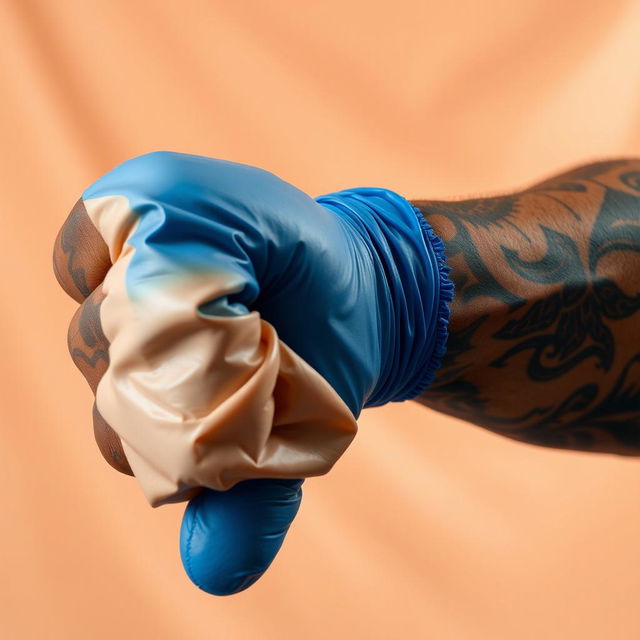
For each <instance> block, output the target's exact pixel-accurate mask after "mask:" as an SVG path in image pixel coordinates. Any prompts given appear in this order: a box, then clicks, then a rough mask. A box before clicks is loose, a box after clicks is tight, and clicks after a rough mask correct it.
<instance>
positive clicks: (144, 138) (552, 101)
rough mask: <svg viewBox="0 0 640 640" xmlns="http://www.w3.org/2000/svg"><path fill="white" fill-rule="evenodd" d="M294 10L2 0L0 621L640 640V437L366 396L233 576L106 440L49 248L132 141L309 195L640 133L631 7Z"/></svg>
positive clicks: (127, 628) (427, 192)
mask: <svg viewBox="0 0 640 640" xmlns="http://www.w3.org/2000/svg"><path fill="white" fill-rule="evenodd" d="M152 6H153V10H152V11H150V10H149V8H150V7H152ZM300 6H301V4H300V3H299V2H293V1H292V0H286V1H284V0H277V1H275V2H270V3H267V2H256V1H253V2H248V1H244V2H223V1H221V0H218V1H215V2H212V1H211V0H207V1H205V0H200V1H197V2H196V1H192V0H184V1H183V2H168V1H167V0H163V1H159V0H156V1H155V2H154V3H136V2H129V1H125V0H118V1H114V0H102V1H99V2H95V1H94V2H88V3H87V2H82V1H80V0H63V1H62V2H52V1H48V2H45V1H34V0H30V1H26V0H13V1H12V0H4V2H0V42H2V58H3V64H2V65H0V91H1V92H2V95H1V99H0V109H1V110H2V111H1V113H0V136H1V139H2V140H3V146H2V148H3V153H2V154H0V176H1V177H0V180H1V181H2V182H1V198H2V208H1V211H0V237H1V238H2V239H3V245H2V252H1V253H0V268H1V273H2V278H1V279H0V305H1V307H0V323H1V324H0V327H1V329H2V330H1V331H0V341H1V342H0V347H1V349H2V361H1V362H2V364H1V365H0V366H1V370H0V385H1V386H0V388H1V389H2V392H1V395H0V419H1V425H2V446H1V447H0V470H1V471H0V473H1V474H2V475H1V489H0V493H1V505H2V524H1V525H0V544H1V546H2V558H0V561H1V562H2V580H1V582H0V630H1V631H0V633H1V634H2V637H3V638H12V639H13V638H47V639H58V638H60V639H62V638H64V639H69V638H72V639H75V638H81V639H84V638H92V639H102V638H110V637H112V636H114V637H121V638H145V639H146V638H149V639H152V638H153V639H154V640H155V639H158V640H162V639H174V638H175V639H178V638H180V639H181V640H182V639H184V640H191V639H195V638H224V639H225V640H227V639H231V640H236V639H244V638H260V639H262V640H282V639H289V638H305V639H306V640H313V639H317V638H327V637H337V638H358V639H360V638H363V639H364V638H366V639H377V638H384V639H386V638H403V637H407V638H438V639H439V640H443V639H449V638H453V639H468V638H471V639H489V638H491V639H512V638H518V639H528V638H540V637H545V638H547V639H556V638H557V639H560V638H562V639H566V638H589V639H590V638H605V637H606V638H616V639H618V638H624V639H626V638H629V639H631V638H634V639H635V638H637V637H640V619H639V618H638V616H637V605H638V600H639V599H640V545H639V544H638V540H639V539H640V515H639V509H638V503H639V496H640V460H635V459H619V458H616V457H614V456H608V455H588V454H580V453H567V452H561V451H554V450H545V449H541V448H536V447H533V446H526V445H522V444H518V443H516V442H511V441H508V440H506V439H503V438H501V437H499V436H495V435H493V434H490V433H488V432H485V431H483V430H481V429H479V428H476V427H474V426H471V425H468V424H466V423H463V422H458V421H454V420H452V419H448V418H444V417H442V416H439V415H437V414H435V413H433V412H431V411H429V410H427V409H426V408H424V407H421V406H419V405H418V404H416V403H412V402H408V403H404V404H402V405H400V404H394V405H388V406H386V407H383V408H379V409H369V410H366V411H365V412H364V413H363V416H362V418H361V420H360V432H359V434H358V436H357V438H356V441H355V442H354V444H353V445H352V446H351V448H350V449H349V450H348V451H347V453H346V454H345V455H344V456H343V458H342V459H341V460H340V461H339V462H338V464H337V465H336V467H335V468H334V469H333V470H332V472H331V473H330V474H328V475H326V476H323V477H319V478H313V479H310V480H308V481H307V482H306V483H305V497H304V500H303V504H302V507H301V510H300V513H299V516H298V518H297V520H296V521H295V523H294V524H293V526H292V528H291V530H290V532H289V535H288V537H287V539H286V541H285V544H284V547H283V549H282V551H281V553H280V555H279V556H278V558H277V559H276V560H275V562H274V564H273V565H272V567H271V569H270V570H269V572H268V573H267V574H266V575H265V576H264V577H263V578H262V579H261V580H260V581H259V582H258V583H256V584H255V585H254V586H253V587H251V588H250V589H249V590H248V591H246V592H243V593H242V594H240V595H236V596H232V597H228V598H216V597H213V596H208V595H206V594H204V593H203V592H201V591H199V590H197V589H196V588H195V587H194V586H192V584H191V583H190V582H189V580H188V579H187V577H186V575H185V574H184V572H183V569H182V566H181V564H180V558H179V555H178V528H179V524H180V516H181V513H182V509H183V505H169V506H165V507H161V508H159V509H155V510H154V509H151V508H150V507H149V506H148V505H147V504H146V503H145V501H144V499H143V496H142V494H141V492H140V491H139V489H138V488H137V487H136V485H135V483H134V481H133V480H131V479H130V478H128V477H125V476H121V475H118V474H117V473H116V472H114V471H112V470H111V469H110V468H109V467H108V466H107V464H106V463H105V462H103V460H102V458H101V456H100V454H99V452H98V449H97V447H96V446H95V444H94V441H93V434H92V429H91V423H90V419H91V415H90V413H91V402H92V398H91V392H90V390H89V387H88V385H87V384H86V383H85V381H84V379H82V377H81V375H80V373H79V372H78V371H77V370H76V369H75V368H74V366H73V363H72V362H71V359H70V357H69V355H68V353H67V351H66V342H65V339H66V329H67V324H68V322H69V320H70V319H71V316H72V314H73V312H74V310H75V308H76V304H75V303H74V302H73V301H72V300H71V299H70V298H67V297H66V295H65V294H64V293H63V292H62V290H61V289H60V288H59V287H58V285H57V282H56V281H55V278H54V275H53V272H52V269H51V249H52V245H53V240H54V238H55V235H56V233H57V230H58V228H59V227H60V225H61V224H62V222H63V221H64V218H65V217H66V215H67V213H68V211H69V209H70V208H71V206H72V205H73V203H74V202H75V200H76V199H77V198H78V196H79V194H80V192H81V191H82V190H83V189H84V188H85V187H86V186H88V185H89V184H90V183H91V182H92V181H93V180H95V179H96V178H98V177H99V176H100V175H101V174H102V173H104V172H105V171H107V170H108V169H110V168H111V167H112V166H114V165H115V164H117V163H119V162H121V161H123V160H125V159H127V158H129V157H131V156H133V155H137V154H140V153H144V152H147V151H152V150H159V149H167V150H175V151H183V152H188V153H199V154H203V155H210V156H215V157H221V158H227V159H231V160H236V161H241V162H247V163H251V164H255V165H258V166H261V167H264V168H267V169H269V170H271V171H274V172H275V173H277V174H278V175H280V176H281V177H282V178H284V179H286V180H289V181H290V182H292V183H294V184H295V185H296V186H298V187H300V188H302V189H304V190H306V191H307V192H308V193H309V194H310V195H314V196H315V195H319V194H321V193H326V192H329V191H333V190H337V189H339V188H345V187H351V186H384V187H388V188H391V189H395V190H398V191H399V192H401V193H403V194H404V195H405V196H406V197H409V198H446V197H458V196H463V195H472V194H480V193H485V194H486V193H488V192H490V191H502V190H509V189H513V188H516V187H520V186H524V185H526V184H528V183H530V182H532V181H533V180H534V179H540V178H543V177H545V176H547V175H549V174H553V173H556V172H558V171H560V170H562V169H566V168H568V167H570V166H573V165H575V164H581V163H583V162H587V161H590V160H593V159H596V158H600V157H609V156H616V155H635V154H638V153H640V44H639V42H640V3H638V2H635V1H633V0H607V1H606V2H605V1H599V2H594V1H590V0H580V1H578V0H571V1H568V0H564V1H563V2H557V1H555V0H526V1H524V0H519V1H518V2H513V1H512V0H489V1H484V2H474V1H472V0H466V1H463V2H457V3H443V2H435V1H433V0H428V1H425V0H421V1H418V0H414V1H409V0H399V1H396V2H377V3H376V2H361V1H358V2H354V1H347V0H330V1H327V0H324V1H323V2H314V3H311V2H306V3H304V7H305V13H304V14H302V12H301V11H300Z"/></svg>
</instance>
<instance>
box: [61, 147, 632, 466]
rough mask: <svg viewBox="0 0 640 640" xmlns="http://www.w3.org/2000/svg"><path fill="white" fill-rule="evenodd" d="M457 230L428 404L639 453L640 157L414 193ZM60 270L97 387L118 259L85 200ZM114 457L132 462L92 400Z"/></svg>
mask: <svg viewBox="0 0 640 640" xmlns="http://www.w3.org/2000/svg"><path fill="white" fill-rule="evenodd" d="M412 202H413V204H414V205H415V206H417V207H418V208H419V209H420V211H421V212H422V214H423V215H424V216H425V218H426V219H427V220H428V221H429V223H430V224H431V226H432V227H433V229H434V231H435V232H436V233H437V234H438V235H439V236H440V238H442V241H443V242H444V244H445V248H446V253H447V259H448V264H449V265H450V266H451V268H452V269H451V273H450V277H451V279H452V280H453V282H454V284H455V286H456V291H455V296H454V299H453V301H452V302H451V303H450V309H451V318H450V323H449V332H450V335H449V340H448V343H447V353H446V355H445V357H444V358H443V361H442V366H441V368H440V369H439V370H438V372H437V373H436V377H435V379H434V382H433V384H432V385H431V386H430V387H429V388H428V389H427V390H426V391H424V392H423V393H422V394H421V395H420V396H418V397H417V398H414V400H415V401H416V402H419V403H421V404H423V405H425V406H427V407H430V408H432V409H434V410H436V411H439V412H441V413H445V414H448V415H451V416H454V417H456V418H460V419H462V420H466V421H468V422H471V423H473V424H476V425H479V426H482V427H484V428H486V429H490V430H491V431H494V432H497V433H500V434H502V435H505V436H508V437H510V438H513V439H515V440H519V441H522V442H527V443H531V444H536V445H543V446H549V447H556V448H564V449H573V450H582V451H593V452H603V453H605V452H606V453H616V454H620V455H639V454H640V313H639V311H640V158H619V159H612V160H605V161H600V162H594V163H590V164H586V165H582V166H579V167H576V168H574V169H572V170H570V171H566V172H563V173H559V174H556V175H554V176H551V177H549V178H547V179H545V180H543V181H541V182H537V183H536V184H534V185H532V186H529V187H526V188H524V189H521V190H518V191H515V192H512V193H508V194H501V195H496V196H488V197H479V198H472V199H465V200H458V201H441V200H413V201H412ZM53 266H54V271H55V274H56V278H57V279H58V282H59V283H60V285H61V286H62V288H63V289H64V290H65V291H66V292H67V293H68V294H69V295H70V296H71V297H72V298H73V299H74V300H76V301H77V302H79V303H80V307H79V308H78V310H77V312H76V313H75V315H74V316H73V318H72V320H71V323H70V326H69V332H68V346H69V352H70V353H71V357H72V358H73V361H74V363H75V364H76V366H77V367H78V368H79V369H80V371H81V372H82V374H83V375H84V376H85V378H86V379H87V382H88V383H89V386H90V387H91V390H92V391H93V393H94V394H95V392H96V388H97V385H98V382H99V381H100V378H101V377H102V375H103V374H104V372H105V370H106V368H107V366H108V363H109V352H108V348H109V344H108V341H107V339H106V338H105V336H104V334H103V332H102V328H101V326H100V315H99V309H100V304H101V302H102V300H103V298H104V294H103V292H102V286H101V284H102V281H103V280H104V277H105V275H106V273H107V271H108V270H109V268H110V266H111V261H110V259H109V252H108V249H107V246H106V244H105V243H104V241H103V239H102V237H101V236H100V234H99V233H98V231H97V229H96V228H95V227H94V225H93V223H92V222H91V220H90V219H89V216H88V215H87V212H86V210H85V208H84V205H83V203H82V200H78V202H77V203H76V205H75V206H74V208H73V209H72V211H71V213H70V214H69V216H68V218H67V220H66V221H65V223H64V225H63V226H62V228H61V229H60V232H59V233H58V236H57V238H56V241H55V247H54V252H53ZM93 425H94V435H95V438H96V442H97V444H98V447H99V448H100V451H101V452H102V455H103V456H104V457H105V459H106V460H107V462H109V464H110V465H111V466H112V467H114V468H115V469H117V470H118V471H121V472H122V473H127V474H129V475H133V473H132V471H131V468H130V466H129V464H128V462H127V459H126V456H125V454H124V452H123V450H122V444H121V442H120V439H119V437H118V435H117V434H116V433H115V432H114V431H113V430H112V429H111V428H110V427H109V425H108V424H107V423H106V422H105V420H104V419H103V418H102V416H101V415H100V413H99V412H98V411H97V409H96V406H95V402H94V405H93Z"/></svg>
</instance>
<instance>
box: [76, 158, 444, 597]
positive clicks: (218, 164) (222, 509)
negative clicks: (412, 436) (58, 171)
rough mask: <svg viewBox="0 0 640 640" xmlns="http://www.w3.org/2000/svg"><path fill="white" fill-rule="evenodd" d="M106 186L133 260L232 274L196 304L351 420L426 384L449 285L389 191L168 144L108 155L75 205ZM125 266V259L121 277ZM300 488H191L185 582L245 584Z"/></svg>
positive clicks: (261, 568)
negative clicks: (257, 344) (308, 373)
mask: <svg viewBox="0 0 640 640" xmlns="http://www.w3.org/2000/svg"><path fill="white" fill-rule="evenodd" d="M114 194H115V195H122V196H126V197H127V198H128V199H129V201H130V203H131V206H132V207H133V209H134V211H136V213H137V214H138V215H140V216H141V221H140V225H139V227H138V229H137V231H136V232H135V233H134V234H133V235H132V237H131V238H130V239H129V242H130V243H131V244H133V245H134V246H135V248H136V255H138V256H144V253H145V249H148V247H151V246H152V245H153V250H154V252H162V251H166V252H167V254H172V257H173V258H175V257H176V252H184V259H185V260H190V261H191V262H193V263H194V264H197V263H201V264H206V265H211V264H214V265H220V266H221V267H224V268H225V269H229V270H232V271H234V272H235V273H237V274H238V275H239V276H240V277H241V278H242V282H243V283H244V285H245V286H244V287H243V288H242V290H240V291H238V292H237V293H235V294H233V295H228V296H224V297H223V298H220V299H217V300H215V301H212V302H211V303H210V304H208V305H207V307H206V308H204V309H202V311H204V312H206V313H209V314H212V315H216V314H221V315H229V314H242V313H247V312H248V311H253V310H257V311H258V312H259V313H260V315H261V317H263V318H264V319H265V320H267V321H269V322H270V323H271V324H272V325H273V326H274V327H275V328H276V330H277V332H278V336H279V338H280V339H281V340H282V341H283V342H285V343H286V344H287V345H288V346H289V347H290V348H292V349H293V350H294V351H295V352H296V353H297V354H298V355H300V356H301V357H302V358H304V359H305V360H306V361H307V362H308V363H309V364H310V365H311V366H312V367H313V368H314V369H315V370H316V371H318V372H319V373H320V374H321V375H322V376H323V377H324V378H325V379H326V380H327V381H328V382H329V384H330V385H331V386H332V387H333V389H335V391H336V392H337V393H338V394H339V395H340V397H341V398H342V399H343V400H344V402H345V404H346V405H347V406H348V407H349V409H350V410H351V412H352V413H353V415H354V417H355V418H357V417H358V416H359V415H360V412H361V410H362V409H363V408H366V407H374V406H380V405H383V404H386V403H387V402H402V401H404V400H407V399H410V398H413V397H415V396H417V395H418V394H419V393H421V392H422V391H423V390H424V389H426V388H427V387H428V385H429V384H430V383H431V381H432V379H433V376H434V374H435V371H436V370H437V368H438V366H439V365H440V359H441V357H442V355H443V354H444V351H445V346H446V338H447V323H448V318H449V312H448V307H447V304H446V303H447V302H448V301H449V300H450V299H451V298H452V295H453V284H452V283H451V281H450V280H449V279H448V277H447V274H448V272H449V267H448V266H446V264H445V256H444V247H443V245H442V242H441V241H440V239H439V238H437V237H436V236H435V234H434V233H433V231H432V229H431V227H430V226H429V225H428V223H427V222H426V220H425V219H424V218H423V217H422V215H421V214H420V212H419V211H418V209H416V208H415V207H413V205H411V203H409V202H408V201H407V200H405V199H404V198H402V197H401V196H399V195H398V194H396V193H394V192H392V191H390V190H387V189H381V188H375V187H363V188H356V189H348V190H343V191H339V192H336V193H332V194H328V195H325V196H320V197H318V198H315V199H313V198H311V197H309V196H307V195H306V194H304V193H303V192H302V191H300V190H299V189H297V188H295V187H294V186H292V185H290V184H288V183H287V182H285V181H283V180H282V179H280V178H279V177H277V176H275V175H274V174H273V173H270V172H268V171H265V170H263V169H259V168H257V167H252V166H249V165H245V164H241V163H237V162H230V161H226V160H221V159H215V158H206V157H202V156H196V155H190V154H180V153H172V152H153V153H149V154H145V155H142V156H138V157H136V158H133V159H131V160H128V161H127V162H124V163H122V164H121V165H119V166H117V167H115V168H114V169H113V170H112V171H110V172H108V173H107V174H105V175H104V176H103V177H102V178H100V179H99V180H98V181H97V182H95V183H94V184H93V185H92V186H91V187H89V188H88V189H87V190H86V191H85V192H84V193H83V199H85V200H86V199H89V198H96V197H100V196H105V195H114ZM194 238H198V242H194V241H193V239H194ZM142 264H144V263H142ZM140 268H141V269H143V268H144V267H143V266H142V267H140ZM135 269H136V266H135V264H134V263H133V262H132V265H131V270H132V275H131V277H132V279H133V280H135V278H136V273H135ZM302 483H303V479H297V480H288V479H287V480H285V479H252V480H246V481H243V482H240V483H238V484H236V485H235V486H233V487H232V488H231V489H229V490H227V491H215V490H212V489H204V490H203V491H201V492H200V493H199V495H197V496H196V497H195V498H193V499H192V500H191V501H190V502H189V504H188V506H187V508H186V510H185V514H184V518H183V521H182V526H181V530H180V553H181V557H182V561H183V564H184V567H185V570H186V571H187V573H188V575H189V577H190V578H191V580H192V581H193V582H194V583H195V584H196V585H197V586H198V587H200V588H201V589H203V590H204V591H207V592H209V593H212V594H216V595H230V594H233V593H236V592H238V591H241V590H243V589H245V588H247V587H248V586H249V585H251V584H253V582H255V581H256V580H257V579H258V578H259V577H260V576H261V575H262V574H263V573H264V572H265V571H266V569H267V568H268V567H269V565H270V564H271V562H272V561H273V559H274V557H275V555H276V553H277V552H278V550H279V549H280V547H281V545H282V543H283V541H284V537H285V535H286V533H287V530H288V528H289V526H290V524H291V522H292V520H293V518H294V517H295V515H296V513H297V511H298V508H299V506H300V501H301V499H302V488H301V486H302Z"/></svg>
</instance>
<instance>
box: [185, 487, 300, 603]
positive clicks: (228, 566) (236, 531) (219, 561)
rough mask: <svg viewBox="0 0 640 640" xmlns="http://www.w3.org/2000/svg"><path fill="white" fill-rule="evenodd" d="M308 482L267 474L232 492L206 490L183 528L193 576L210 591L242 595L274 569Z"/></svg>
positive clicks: (192, 503)
mask: <svg viewBox="0 0 640 640" xmlns="http://www.w3.org/2000/svg"><path fill="white" fill-rule="evenodd" d="M302 482H303V480H283V479H270V478H264V479H262V478H261V479H259V480H248V481H244V482H241V483H238V484H237V485H235V486H234V487H232V488H231V489H229V490H228V491H224V492H221V491H214V490H211V489H204V490H203V491H201V492H200V493H199V494H198V495H197V496H196V497H195V498H193V499H192V500H191V501H190V502H189V504H188V506H187V508H186V510H185V513H184V516H183V519H182V525H181V527H180V556H181V559H182V563H183V565H184V569H185V571H186V573H187V575H188V576H189V579H190V580H191V581H192V582H193V583H194V584H195V585H196V586H197V587H198V588H200V589H201V590H203V591H205V592H206V593H210V594H212V595H218V596H226V595H233V594H235V593H239V592H240V591H243V590H245V589H247V588H248V587H250V586H251V585H252V584H254V583H255V582H256V581H257V580H258V579H259V578H260V577H261V576H262V575H263V574H264V573H265V571H266V570H267V569H268V568H269V566H270V565H271V563H272V562H273V560H274V558H275V556H276V554H277V553H278V551H279V550H280V547H281V546H282V544H283V542H284V538H285V536H286V534H287V531H288V529H289V527H290V525H291V522H292V521H293V519H294V517H295V515H296V513H297V511H298V509H299V506H300V502H301V500H302V488H301V485H302Z"/></svg>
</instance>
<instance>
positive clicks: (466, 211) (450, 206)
mask: <svg viewBox="0 0 640 640" xmlns="http://www.w3.org/2000/svg"><path fill="white" fill-rule="evenodd" d="M413 204H414V205H415V206H417V207H418V208H419V209H420V210H421V212H422V213H423V215H424V216H425V218H426V219H427V220H428V221H429V223H430V224H431V226H432V227H433V229H434V231H435V232H436V233H437V234H438V235H439V236H440V237H441V238H442V241H443V242H444V244H445V248H446V253H447V258H448V263H449V264H450V265H451V268H452V269H451V273H450V277H451V279H452V280H453V282H454V285H455V295H454V299H453V301H452V302H451V305H450V308H451V319H450V324H449V329H450V334H449V340H448V344H447V354H446V355H445V357H444V358H443V361H442V367H441V368H440V370H439V371H438V372H437V374H436V377H435V380H434V382H433V384H432V385H431V386H430V387H429V388H428V389H427V390H426V391H424V392H423V393H422V394H421V395H420V396H418V397H416V398H414V400H416V401H418V402H420V403H421V404H423V405H425V406H428V407H430V408H432V409H434V410H436V411H439V412H442V413H446V414H449V415H451V416H454V417H456V418H460V419H463V420H466V421H468V422H472V423H475V424H477V425H480V426H482V427H485V428H487V429H490V430H492V431H494V432H497V433H500V434H503V435H505V436H509V437H511V438H514V439H516V440H521V441H524V442H528V443H532V444H537V445H544V446H550V447H558V448H568V449H576V450H584V451H598V452H608V453H617V454H621V455H640V313H638V312H639V311H640V158H623V159H613V160H603V161H599V162H595V163H592V164H588V165H585V166H581V167H577V168H575V169H573V170H571V171H567V172H565V173H562V174H558V175H556V176H553V177H550V178H548V179H546V180H544V181H542V182H539V183H537V184H535V185H533V186H531V187H529V188H526V189H524V190H522V191H518V192H515V193H510V194H505V195H499V196H490V197H481V198H472V199H465V200H460V201H429V200H418V201H413Z"/></svg>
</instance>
